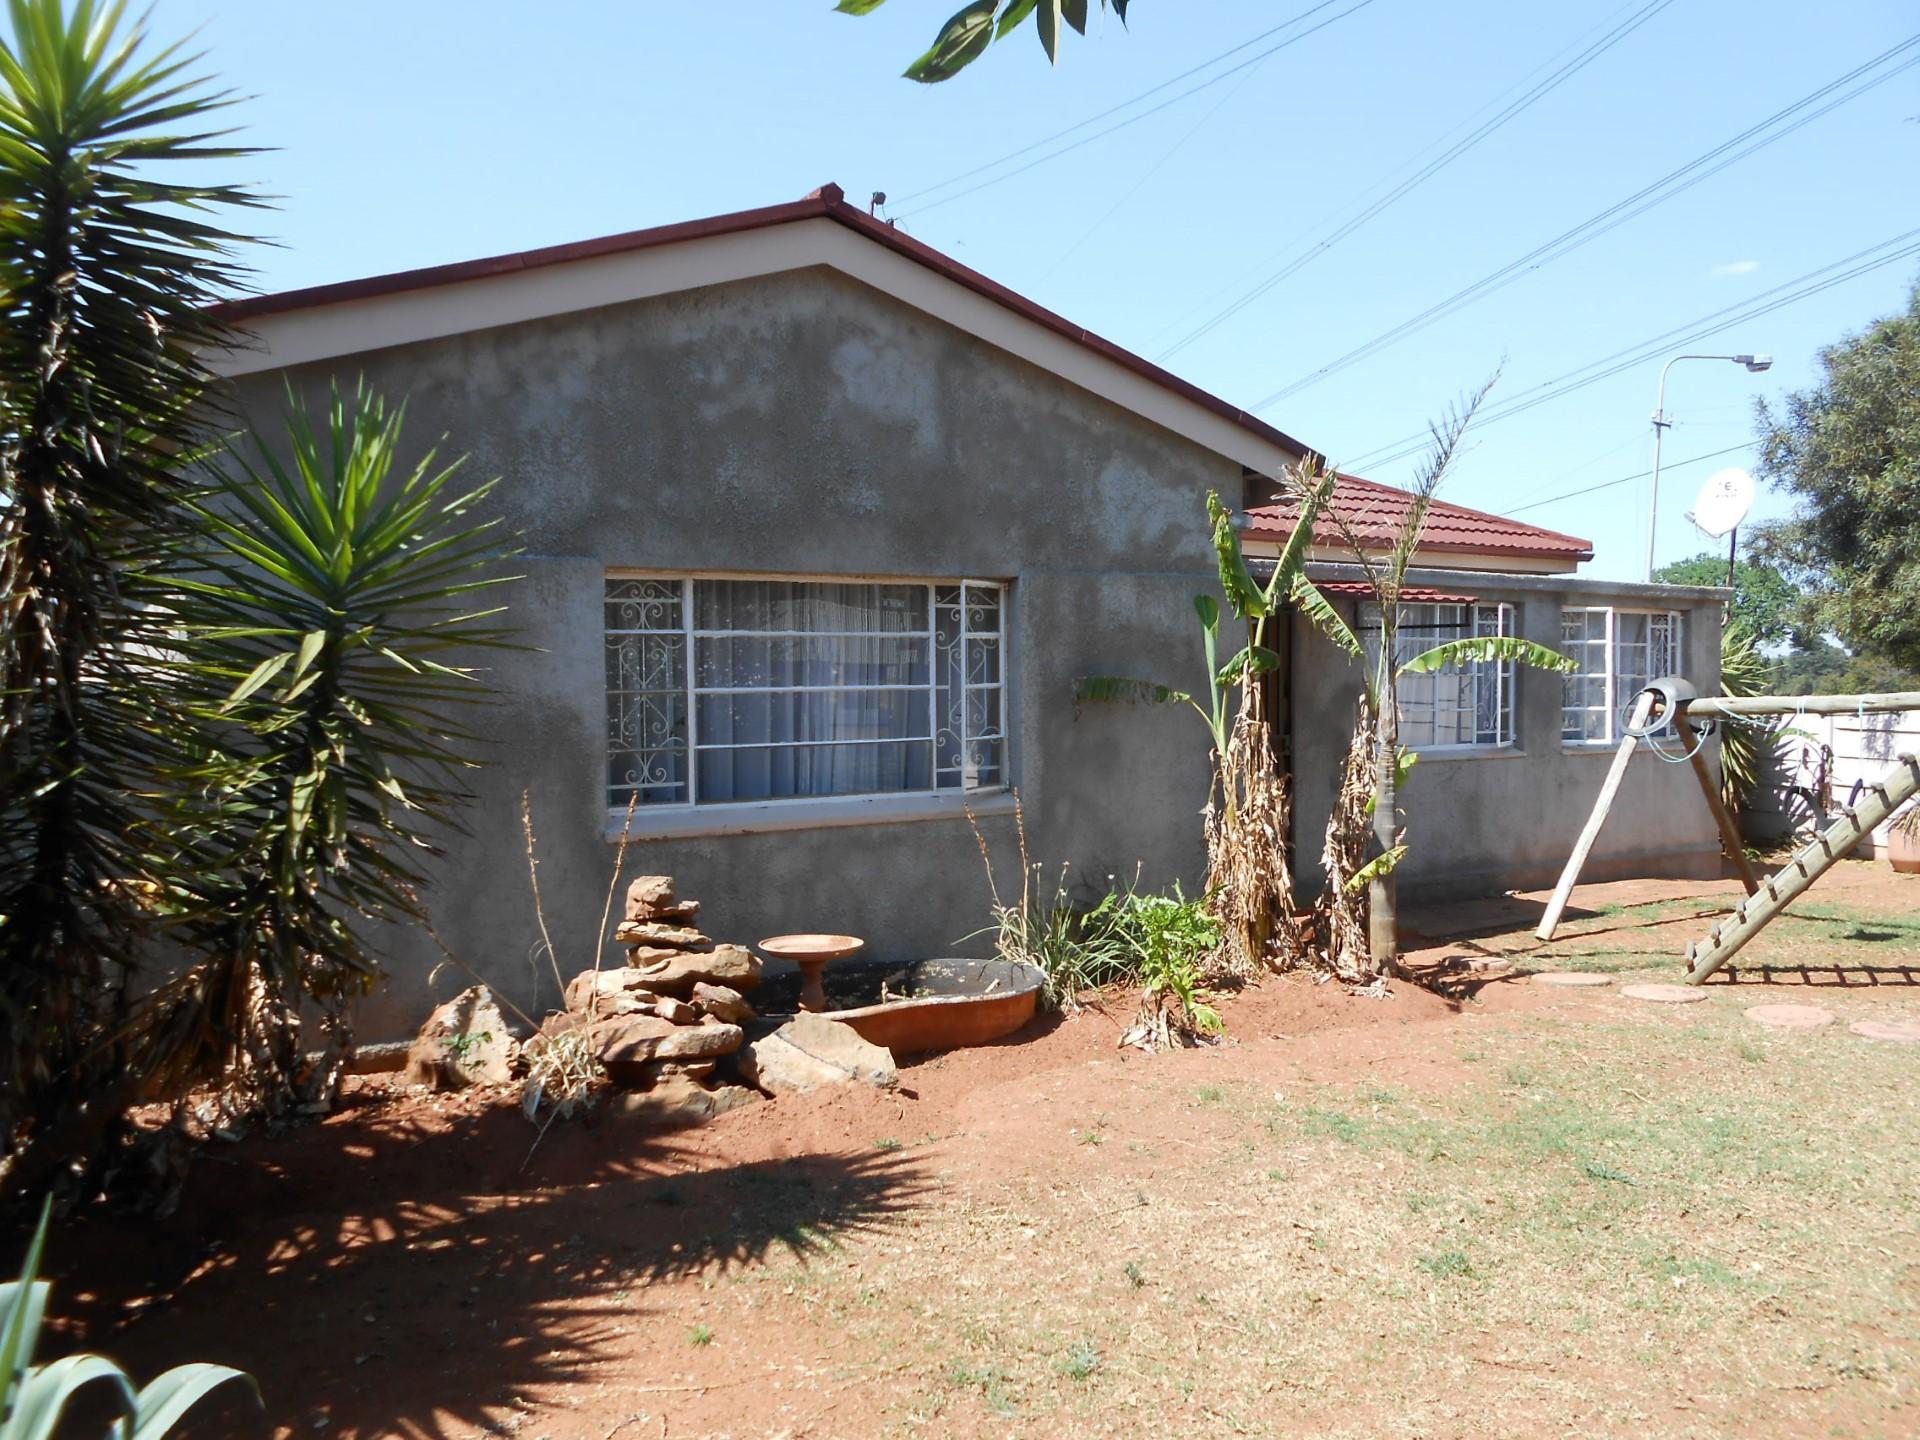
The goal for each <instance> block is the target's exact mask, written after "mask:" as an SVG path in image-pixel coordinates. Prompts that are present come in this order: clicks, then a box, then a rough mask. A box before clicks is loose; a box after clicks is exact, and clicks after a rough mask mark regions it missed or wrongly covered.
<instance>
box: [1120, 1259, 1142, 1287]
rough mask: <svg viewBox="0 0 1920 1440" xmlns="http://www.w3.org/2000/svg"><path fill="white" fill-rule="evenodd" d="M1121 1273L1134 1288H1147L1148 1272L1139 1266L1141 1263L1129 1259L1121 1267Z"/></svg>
mask: <svg viewBox="0 0 1920 1440" xmlns="http://www.w3.org/2000/svg"><path fill="white" fill-rule="evenodd" d="M1120 1273H1121V1274H1122V1275H1124V1276H1126V1277H1127V1283H1128V1284H1129V1285H1131V1286H1132V1287H1133V1288H1134V1289H1136V1290H1144V1289H1146V1287H1147V1272H1146V1271H1144V1270H1142V1269H1141V1268H1140V1267H1139V1265H1137V1264H1136V1263H1135V1262H1133V1261H1132V1260H1129V1261H1128V1262H1127V1263H1126V1264H1125V1265H1123V1266H1122V1267H1121V1269H1120Z"/></svg>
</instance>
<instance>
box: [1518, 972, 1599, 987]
mask: <svg viewBox="0 0 1920 1440" xmlns="http://www.w3.org/2000/svg"><path fill="white" fill-rule="evenodd" d="M1533 983H1534V984H1536V985H1554V986H1560V987H1563V988H1565V989H1568V990H1586V989H1594V988H1597V987H1599V986H1601V985H1611V984H1612V983H1613V977H1612V976H1611V975H1596V974H1594V973H1593V972H1592V971H1591V970H1542V971H1540V972H1539V973H1538V974H1537V975H1535V976H1534V977H1533Z"/></svg>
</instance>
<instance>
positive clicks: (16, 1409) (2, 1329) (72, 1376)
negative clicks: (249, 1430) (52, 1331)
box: [0, 1201, 260, 1440]
mask: <svg viewBox="0 0 1920 1440" xmlns="http://www.w3.org/2000/svg"><path fill="white" fill-rule="evenodd" d="M51 1214H52V1204H51V1202H50V1201H49V1202H48V1203H47V1204H46V1205H43V1206H42V1207H41V1211H40V1224H39V1227H38V1228H37V1229H36V1230H35V1231H34V1232H33V1243H32V1244H31V1245H30V1246H28V1247H27V1259H26V1265H25V1267H24V1269H23V1271H22V1273H21V1276H20V1278H19V1279H18V1280H16V1281H13V1282H11V1283H7V1284H0V1440H53V1437H54V1436H55V1435H56V1434H58V1433H60V1423H61V1421H62V1419H63V1418H64V1417H65V1415H66V1413H67V1407H68V1406H69V1405H70V1404H72V1402H73V1399H74V1397H75V1396H76V1395H78V1394H79V1393H80V1392H81V1391H83V1390H88V1391H90V1390H93V1389H95V1388H96V1387H98V1388H102V1389H104V1390H106V1391H107V1393H108V1394H110V1395H111V1396H112V1397H113V1404H114V1410H115V1417H114V1421H113V1426H112V1429H111V1430H109V1431H108V1432H107V1433H108V1435H109V1436H110V1437H111V1440H161V1437H162V1436H164V1435H167V1434H170V1433H171V1432H172V1430H173V1428H174V1427H175V1426H176V1425H178V1424H179V1423H180V1422H181V1421H182V1420H183V1419H185V1418H186V1416H187V1415H188V1413H189V1412H190V1411H192V1410H193V1408H194V1407H195V1406H196V1405H198V1404H199V1403H200V1402H201V1401H202V1400H204V1399H206V1397H207V1396H208V1395H209V1394H211V1393H212V1392H213V1391H215V1390H217V1389H219V1388H220V1387H221V1386H222V1385H230V1384H236V1383H237V1384H242V1385H245V1386H246V1387H247V1388H248V1389H249V1390H252V1391H253V1394H254V1398H255V1399H256V1400H257V1399H258V1398H259V1395H260V1391H259V1389H258V1387H257V1386H255V1384H254V1382H253V1377H252V1376H251V1375H248V1374H247V1373H246V1372H245V1371H244V1370H235V1369H234V1368H232V1367H231V1366H228V1365H207V1364H193V1365H178V1366H175V1367H174V1368H173V1369H171V1370H169V1371H167V1372H166V1374H164V1375H162V1376H160V1377H159V1378H158V1379H157V1380H154V1381H153V1382H152V1383H151V1384H149V1385H147V1386H146V1387H145V1388H144V1389H139V1388H136V1387H135V1385H134V1383H133V1378H132V1377H131V1376H130V1375H128V1374H127V1372H126V1371H124V1370H122V1369H121V1368H120V1367H119V1366H118V1365H116V1364H114V1363H113V1361H111V1360H109V1359H107V1358H106V1356H104V1355H84V1354H83V1355H69V1356H67V1357H66V1358H65V1359H63V1360H56V1361H54V1362H53V1363H52V1364H51V1365H35V1364H33V1363H32V1361H33V1352H34V1350H35V1349H36V1348H37V1347H38V1345H39V1343H40V1324H41V1321H42V1319H43V1318H44V1317H45V1315H46V1310H47V1296H48V1294H49V1292H50V1291H51V1290H52V1288H53V1287H52V1284H51V1283H50V1282H49V1281H46V1280H42V1279H40V1278H39V1277H40V1258H41V1255H42V1254H43V1253H44V1251H45V1249H46V1244H47V1222H48V1220H49V1218H50V1216H51Z"/></svg>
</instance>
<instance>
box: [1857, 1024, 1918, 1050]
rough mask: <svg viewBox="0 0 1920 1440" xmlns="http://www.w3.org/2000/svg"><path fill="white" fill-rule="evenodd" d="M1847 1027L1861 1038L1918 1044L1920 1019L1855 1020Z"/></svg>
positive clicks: (1898, 1043)
mask: <svg viewBox="0 0 1920 1440" xmlns="http://www.w3.org/2000/svg"><path fill="white" fill-rule="evenodd" d="M1847 1029H1848V1030H1850V1031H1852V1032H1853V1033H1854V1034H1855V1035H1858V1036H1859V1037H1860V1038H1861V1039H1863V1040H1891V1041H1892V1042H1893V1043H1894V1044H1896V1045H1920V1020H1856V1021H1854V1022H1853V1024H1851V1025H1849V1026H1848V1027H1847Z"/></svg>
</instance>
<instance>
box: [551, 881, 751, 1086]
mask: <svg viewBox="0 0 1920 1440" xmlns="http://www.w3.org/2000/svg"><path fill="white" fill-rule="evenodd" d="M699 913H700V902H699V901H698V900H679V899H676V898H675V896H674V887H673V880H672V878H671V877H670V876H666V875H643V876H641V877H640V878H639V879H638V880H635V881H634V882H633V884H632V885H630V886H629V887H628V888H627V906H626V918H625V919H624V920H623V921H622V922H621V924H620V927H619V928H618V929H617V930H616V931H615V932H614V939H615V940H616V941H617V942H618V943H620V944H623V945H625V946H626V947H627V964H626V965H624V966H622V967H619V968H615V969H604V970H588V971H585V972H583V973H582V974H580V975H577V976H575V977H574V979H573V981H572V982H571V983H570V984H569V985H568V986H567V992H566V1010H565V1012H564V1013H562V1014H559V1015H555V1016H552V1017H551V1018H550V1019H549V1020H548V1021H547V1023H546V1024H545V1025H544V1026H542V1027H541V1028H542V1029H543V1031H544V1032H545V1033H547V1034H549V1035H553V1034H559V1033H562V1032H564V1031H568V1030H574V1029H578V1028H580V1027H583V1026H584V1027H586V1028H587V1033H588V1037H589V1041H590V1044H591V1046H592V1049H593V1052H594V1054H595V1055H596V1056H598V1057H599V1060H600V1063H601V1064H602V1065H604V1066H605V1067H606V1071H607V1078H608V1079H609V1080H610V1081H611V1082H612V1083H613V1084H614V1085H615V1086H616V1087H618V1088H620V1089H622V1090H626V1091H638V1092H645V1093H646V1094H649V1095H653V1096H654V1100H652V1101H649V1100H644V1099H641V1098H639V1097H638V1096H635V1097H633V1098H631V1099H627V1098H625V1097H623V1099H622V1102H621V1103H620V1104H619V1105H618V1106H617V1108H618V1109H619V1110H621V1111H622V1112H624V1113H631V1114H635V1115H645V1116H649V1117H651V1118H655V1119H659V1120H662V1121H671V1122H672V1123H679V1124H685V1123H695V1122H697V1121H698V1120H701V1119H704V1118H707V1117H708V1116H709V1115H712V1114H717V1113H719V1112H720V1111H722V1110H725V1109H730V1108H732V1106H733V1105H735V1104H739V1103H741V1102H742V1101H744V1100H747V1099H751V1098H753V1097H754V1095H755V1092H753V1091H751V1090H748V1089H746V1088H745V1087H743V1086H739V1085H730V1084H725V1083H718V1082H720V1081H722V1080H723V1079H724V1078H725V1077H718V1076H716V1073H715V1072H716V1071H717V1070H719V1069H720V1067H721V1065H722V1062H724V1061H727V1060H728V1057H730V1056H732V1055H734V1054H735V1052H737V1051H738V1050H739V1049H740V1047H741V1045H742V1044H743V1042H744V1041H745V1039H746V1034H745V1032H744V1031H743V1030H742V1028H741V1026H742V1023H743V1022H745V1021H748V1020H751V1019H753V1018H754V1011H753V1006H752V1005H751V1004H749V1003H748V1001H747V997H746V993H745V992H747V991H749V990H752V989H753V988H754V987H755V986H756V985H758V984H759V983H760V960H759V958H758V957H757V956H755V955H754V954H753V952H752V951H750V950H747V949H745V948H744V947H742V946H739V945H720V944H716V943H715V942H714V941H713V940H712V939H711V938H710V937H709V936H707V935H705V934H703V933H701V931H700V930H699V929H697V928H696V927H695V925H694V921H695V920H696V919H697V917H698V916H699ZM728 1069H729V1072H731V1066H730V1065H729V1067H728ZM656 1110H657V1111H659V1114H658V1115H655V1114H654V1112H655V1111H656Z"/></svg>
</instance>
